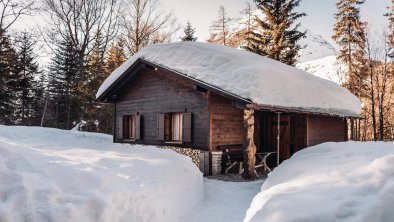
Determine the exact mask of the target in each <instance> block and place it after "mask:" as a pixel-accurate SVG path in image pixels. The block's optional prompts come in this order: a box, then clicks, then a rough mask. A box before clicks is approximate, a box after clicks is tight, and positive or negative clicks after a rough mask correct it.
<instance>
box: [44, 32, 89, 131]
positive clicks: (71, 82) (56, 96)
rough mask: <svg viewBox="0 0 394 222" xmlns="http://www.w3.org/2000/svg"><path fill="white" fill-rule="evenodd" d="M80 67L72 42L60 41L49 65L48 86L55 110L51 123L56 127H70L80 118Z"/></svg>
mask: <svg viewBox="0 0 394 222" xmlns="http://www.w3.org/2000/svg"><path fill="white" fill-rule="evenodd" d="M67 39H68V38H67ZM78 69H79V64H78V61H77V52H76V50H75V49H74V46H73V44H72V42H71V41H70V40H65V41H61V42H59V43H58V45H57V49H56V50H55V53H54V57H53V58H52V61H51V64H50V66H49V70H50V73H49V87H48V90H49V94H50V97H51V104H52V106H53V107H52V109H53V110H54V116H53V121H54V122H53V123H52V124H50V125H53V126H54V127H56V128H62V129H70V128H71V126H72V121H75V120H76V119H78V117H77V115H78V113H80V111H81V110H80V106H81V104H78V102H77V100H76V94H77V92H76V85H77V82H78V81H77V80H78V73H79V70H78Z"/></svg>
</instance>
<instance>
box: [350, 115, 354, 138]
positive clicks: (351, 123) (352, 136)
mask: <svg viewBox="0 0 394 222" xmlns="http://www.w3.org/2000/svg"><path fill="white" fill-rule="evenodd" d="M350 140H352V141H354V118H353V117H350Z"/></svg>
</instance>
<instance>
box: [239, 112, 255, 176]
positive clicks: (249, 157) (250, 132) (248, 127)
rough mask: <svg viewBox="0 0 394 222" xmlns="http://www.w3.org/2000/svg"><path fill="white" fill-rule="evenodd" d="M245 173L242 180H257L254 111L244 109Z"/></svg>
mask: <svg viewBox="0 0 394 222" xmlns="http://www.w3.org/2000/svg"><path fill="white" fill-rule="evenodd" d="M243 148H244V172H243V174H242V178H243V179H246V180H255V179H257V175H256V171H255V162H256V149H257V148H256V145H255V144H254V110H253V109H249V108H245V109H244V142H243Z"/></svg>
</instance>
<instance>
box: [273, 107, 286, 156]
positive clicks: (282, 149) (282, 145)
mask: <svg viewBox="0 0 394 222" xmlns="http://www.w3.org/2000/svg"><path fill="white" fill-rule="evenodd" d="M279 125H280V126H279V131H280V141H279V144H280V145H279V162H282V161H284V160H287V159H289V158H290V115H285V114H281V115H280V122H279ZM277 137H278V117H277V116H274V117H272V141H273V144H275V145H274V146H275V148H276V150H277V144H278V142H277V141H278V140H277Z"/></svg>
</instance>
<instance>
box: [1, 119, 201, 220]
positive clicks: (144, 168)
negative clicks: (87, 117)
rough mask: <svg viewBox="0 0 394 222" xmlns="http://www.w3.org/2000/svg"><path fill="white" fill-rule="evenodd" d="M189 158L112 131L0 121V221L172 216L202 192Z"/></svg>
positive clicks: (198, 198) (175, 216)
mask: <svg viewBox="0 0 394 222" xmlns="http://www.w3.org/2000/svg"><path fill="white" fill-rule="evenodd" d="M202 183H203V178H202V175H201V173H200V172H199V170H198V168H197V167H196V166H195V165H194V164H193V163H192V161H191V160H190V158H188V157H185V156H182V155H179V154H177V153H175V152H173V151H170V150H160V149H157V148H154V147H149V146H145V147H142V146H130V145H121V144H113V143H112V137H111V136H108V135H103V134H95V133H82V132H75V131H65V130H57V129H49V128H38V127H8V126H2V125H0V221H1V222H14V221H15V222H20V221H37V222H38V221H40V222H41V221H61V222H65V221H66V222H67V221H142V222H143V221H149V222H150V221H177V220H178V219H179V217H180V216H181V214H182V213H183V211H187V210H190V209H192V207H193V206H195V205H196V204H197V203H198V202H199V201H200V199H201V197H202V196H203V190H202V189H203V184H202Z"/></svg>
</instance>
